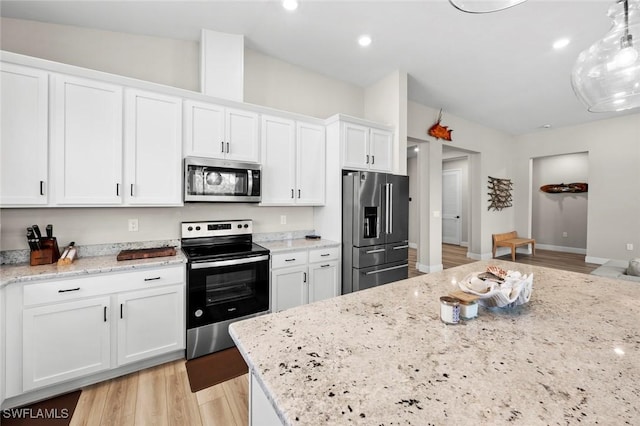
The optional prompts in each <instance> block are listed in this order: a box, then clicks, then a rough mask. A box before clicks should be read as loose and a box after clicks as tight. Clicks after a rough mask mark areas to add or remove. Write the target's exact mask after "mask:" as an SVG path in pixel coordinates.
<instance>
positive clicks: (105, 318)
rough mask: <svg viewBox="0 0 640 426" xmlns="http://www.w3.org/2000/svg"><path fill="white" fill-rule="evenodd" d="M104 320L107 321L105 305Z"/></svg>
mask: <svg viewBox="0 0 640 426" xmlns="http://www.w3.org/2000/svg"><path fill="white" fill-rule="evenodd" d="M104 322H107V307H106V306H105V307H104Z"/></svg>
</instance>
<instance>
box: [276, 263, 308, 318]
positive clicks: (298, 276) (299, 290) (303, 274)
mask: <svg viewBox="0 0 640 426" xmlns="http://www.w3.org/2000/svg"><path fill="white" fill-rule="evenodd" d="M271 285H272V287H271V288H272V289H273V309H272V311H273V312H280V311H283V310H285V309H288V308H293V307H294V306H300V305H304V304H306V303H309V289H308V276H307V266H306V265H305V266H299V267H296V268H286V269H276V270H274V271H273V272H272V273H271Z"/></svg>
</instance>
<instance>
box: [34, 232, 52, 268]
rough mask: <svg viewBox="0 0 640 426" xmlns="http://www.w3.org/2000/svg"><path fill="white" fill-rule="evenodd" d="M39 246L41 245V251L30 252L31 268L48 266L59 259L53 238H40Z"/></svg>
mask: <svg viewBox="0 0 640 426" xmlns="http://www.w3.org/2000/svg"><path fill="white" fill-rule="evenodd" d="M40 244H41V245H42V249H41V250H33V251H32V252H31V258H30V260H29V264H30V265H31V266H37V265H49V264H51V263H55V262H56V261H57V260H58V259H59V258H60V249H59V248H58V241H57V240H56V238H55V237H51V238H49V237H44V238H41V239H40Z"/></svg>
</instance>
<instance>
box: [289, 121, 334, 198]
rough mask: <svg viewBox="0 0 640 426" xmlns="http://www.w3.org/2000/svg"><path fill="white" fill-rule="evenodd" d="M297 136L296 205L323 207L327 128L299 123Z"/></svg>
mask: <svg viewBox="0 0 640 426" xmlns="http://www.w3.org/2000/svg"><path fill="white" fill-rule="evenodd" d="M296 136H297V137H296V142H297V144H296V160H297V161H296V166H297V171H296V182H297V185H298V191H297V194H296V196H297V197H298V198H297V199H296V204H298V205H308V206H318V205H323V204H324V201H325V184H326V145H327V144H326V139H325V128H324V126H319V125H316V124H310V123H304V122H300V121H298V122H297V124H296Z"/></svg>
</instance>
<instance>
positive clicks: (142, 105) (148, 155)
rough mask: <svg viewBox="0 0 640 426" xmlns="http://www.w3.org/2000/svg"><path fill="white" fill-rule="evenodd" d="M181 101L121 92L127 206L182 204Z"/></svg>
mask: <svg viewBox="0 0 640 426" xmlns="http://www.w3.org/2000/svg"><path fill="white" fill-rule="evenodd" d="M181 138H182V101H181V99H180V98H175V97H173V96H163V95H158V94H155V93H149V92H143V91H140V90H127V91H126V92H125V185H124V196H125V201H126V203H127V204H131V205H174V206H175V205H180V204H182V139H181Z"/></svg>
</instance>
